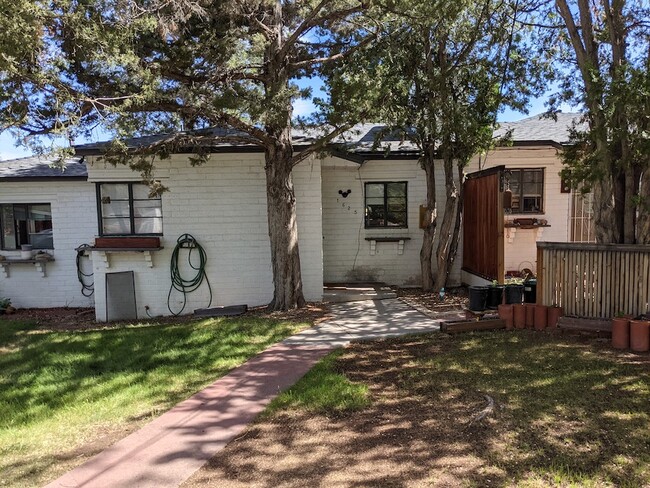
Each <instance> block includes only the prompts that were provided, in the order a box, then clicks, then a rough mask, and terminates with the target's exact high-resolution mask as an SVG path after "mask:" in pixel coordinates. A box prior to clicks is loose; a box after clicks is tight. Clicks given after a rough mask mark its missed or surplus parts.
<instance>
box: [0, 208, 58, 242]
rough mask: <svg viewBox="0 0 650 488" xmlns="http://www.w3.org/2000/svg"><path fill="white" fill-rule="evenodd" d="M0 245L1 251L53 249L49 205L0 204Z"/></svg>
mask: <svg viewBox="0 0 650 488" xmlns="http://www.w3.org/2000/svg"><path fill="white" fill-rule="evenodd" d="M0 229H2V233H1V234H0V244H1V247H2V249H3V250H14V249H20V246H22V245H23V244H31V245H32V247H33V248H34V249H54V239H53V235H52V208H51V206H50V204H49V203H2V204H0Z"/></svg>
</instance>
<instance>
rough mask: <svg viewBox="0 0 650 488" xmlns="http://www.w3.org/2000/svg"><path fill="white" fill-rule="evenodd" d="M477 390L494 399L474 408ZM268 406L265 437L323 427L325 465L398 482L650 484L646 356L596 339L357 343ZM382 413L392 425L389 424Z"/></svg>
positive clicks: (507, 336)
mask: <svg viewBox="0 0 650 488" xmlns="http://www.w3.org/2000/svg"><path fill="white" fill-rule="evenodd" d="M485 395H489V397H490V398H492V399H493V401H494V409H493V410H492V411H490V413H489V414H488V415H487V416H486V417H485V418H484V419H482V420H480V421H477V422H474V421H475V419H476V416H477V414H478V413H479V412H481V411H482V410H483V409H484V408H485V407H486V405H488V402H487V400H486V398H485ZM337 397H338V398H339V401H338V402H337V401H327V399H328V398H329V399H331V398H337ZM323 399H326V400H325V401H323ZM266 418H267V419H268V420H266V423H265V424H260V426H259V427H258V429H259V430H260V431H264V432H265V434H264V435H265V436H266V437H267V438H269V439H273V438H277V439H280V440H281V442H283V443H285V444H286V445H291V443H292V442H303V443H305V442H307V441H306V440H305V439H309V438H313V439H318V442H319V443H320V444H319V445H320V446H321V449H323V450H325V449H328V448H327V447H326V446H324V444H327V443H329V444H331V446H332V447H331V449H330V451H327V452H328V453H327V454H326V457H329V458H330V459H331V463H332V465H336V462H337V456H341V457H345V458H346V459H348V461H346V466H347V467H346V473H347V472H348V471H349V472H350V473H354V470H355V467H356V468H358V472H359V473H372V474H373V475H379V474H382V475H384V474H385V475H386V476H390V475H392V476H394V477H395V480H399V481H400V483H401V482H403V481H405V479H408V480H409V481H410V482H414V483H415V484H416V485H418V483H421V484H423V485H433V486H436V485H437V484H438V483H442V484H443V485H445V486H447V484H449V483H451V484H452V485H454V484H459V485H461V486H476V487H478V486H520V487H540V488H541V487H545V486H593V487H601V486H612V487H613V486H629V487H641V486H650V357H649V356H648V355H647V354H642V355H637V354H631V353H626V352H622V353H621V352H616V351H614V350H612V349H611V348H609V346H608V345H607V343H606V342H603V341H600V342H599V341H595V340H585V339H582V338H571V337H564V338H563V337H556V336H551V335H548V334H543V333H535V332H529V331H517V332H505V331H503V332H494V333H473V334H472V333H470V334H458V335H456V336H448V335H445V334H431V335H425V336H417V337H407V338H403V339H393V340H387V341H378V342H374V343H365V344H353V345H352V346H350V347H349V348H347V349H346V350H344V351H343V352H337V353H335V354H334V355H331V356H329V357H327V358H325V359H324V360H323V361H322V362H321V363H320V364H319V365H317V366H316V368H315V369H314V370H312V372H311V373H309V374H307V375H306V376H305V377H304V378H303V379H302V380H301V381H300V382H298V383H297V384H296V385H294V387H293V388H291V389H289V390H288V391H287V392H285V393H284V394H282V395H281V396H279V397H278V398H277V399H276V400H275V401H274V402H273V403H272V404H271V406H270V409H269V411H268V413H267V417H266ZM319 419H320V420H319ZM328 419H334V420H328ZM292 421H295V423H296V425H295V426H293V427H292V426H290V423H291V422H292ZM332 424H333V425H334V427H332ZM383 425H390V426H394V427H393V430H391V431H390V432H391V433H390V435H387V434H386V431H385V430H383V429H385V428H384V427H383ZM302 426H304V427H302ZM322 426H325V427H326V428H327V429H329V430H328V431H327V432H324V431H322V430H319V429H322V428H323V427H322ZM292 429H294V430H295V434H293V430H292ZM286 432H291V433H292V436H293V437H291V438H288V434H286ZM359 432H363V434H359ZM251 437H253V434H251ZM294 439H295V440H294ZM342 439H345V443H344V445H345V450H343V451H342V448H341V446H342ZM298 440H299V441H298ZM269 442H270V441H269ZM252 443H253V441H250V443H249V444H250V445H248V444H245V443H242V444H241V445H240V446H239V450H240V451H242V452H246V453H247V455H246V462H247V463H248V465H249V466H251V468H250V469H253V468H255V466H256V465H258V466H261V467H263V466H265V463H267V462H268V461H267V460H265V458H264V456H265V455H264V453H263V452H260V454H259V455H258V456H257V457H256V456H254V455H253V454H252V453H253V446H252ZM267 449H269V448H268V447H267ZM387 450H390V451H391V452H392V453H393V454H391V455H390V456H387V457H382V456H383V454H384V453H385V452H386V451H387ZM357 452H365V453H366V454H367V456H366V460H365V461H358V460H357V458H355V454H354V453H357ZM237 455H238V453H237V452H235V451H234V450H233V454H232V455H231V457H228V455H227V453H225V454H224V455H223V456H222V458H221V460H220V463H221V465H225V466H226V467H227V468H228V469H229V470H226V469H224V470H223V471H222V472H224V473H229V472H234V470H233V469H232V467H231V466H230V465H229V463H231V462H232V464H234V465H236V463H237V462H238V461H237ZM289 455H290V454H289V453H287V456H289ZM346 456H347V457H346ZM368 458H370V459H371V461H369V460H368ZM233 459H234V461H233ZM375 459H379V460H381V462H379V461H377V464H376V465H374V464H372V463H373V462H374V461H373V460H375ZM274 462H275V463H276V464H275V465H273V469H274V473H278V472H281V471H282V466H278V463H281V461H278V460H274ZM363 462H365V463H366V464H361V463H363ZM357 463H359V465H360V466H356V464H357ZM382 463H383V464H382ZM390 463H394V466H392V465H391V464H390ZM268 464H271V463H270V462H268ZM304 464H305V465H304V471H305V472H306V473H309V472H310V469H312V468H313V467H312V466H310V465H309V464H308V462H306V461H305V463H304ZM214 465H215V466H217V464H216V463H215V464H214ZM260 469H261V468H260ZM319 469H320V468H319ZM400 469H401V470H403V471H401V472H400V471H399V470H400ZM215 470H216V468H215ZM268 471H269V472H270V471H271V470H270V469H269V470H268ZM217 472H219V471H217ZM327 474H328V473H327V472H326V471H324V470H322V469H321V471H319V476H323V477H324V478H323V479H327V478H325V476H327ZM337 476H339V477H340V476H343V475H342V474H340V473H339V474H337ZM350 476H352V477H354V476H355V475H354V474H351V475H350ZM335 479H337V480H338V479H339V478H335ZM273 481H277V480H269V482H270V483H271V484H272V483H273ZM302 481H304V482H305V483H309V481H310V480H309V479H308V478H305V479H304V480H302ZM349 481H350V482H352V481H354V480H352V479H350V480H349ZM357 481H359V483H361V484H363V480H357ZM445 483H447V484H445ZM418 486H419V485H418Z"/></svg>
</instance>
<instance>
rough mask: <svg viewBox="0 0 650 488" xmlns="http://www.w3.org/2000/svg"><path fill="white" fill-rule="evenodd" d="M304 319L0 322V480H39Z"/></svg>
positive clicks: (21, 483) (291, 330)
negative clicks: (80, 327)
mask: <svg viewBox="0 0 650 488" xmlns="http://www.w3.org/2000/svg"><path fill="white" fill-rule="evenodd" d="M307 326H309V324H306V323H296V322H289V321H281V320H270V319H262V318H250V317H243V318H235V319H208V320H203V321H198V322H189V323H184V324H182V325H133V326H124V327H120V328H114V329H101V330H93V331H75V332H69V331H64V332H45V331H41V330H38V329H37V328H36V327H35V326H34V324H31V323H26V322H19V321H3V322H1V323H0V485H1V486H35V485H38V484H42V483H43V482H44V481H47V480H49V479H53V478H55V477H56V475H58V474H61V473H63V472H65V470H67V469H69V468H70V467H71V466H72V465H76V464H80V463H81V462H82V461H83V460H84V459H85V458H86V457H88V456H89V455H91V454H94V452H96V451H98V450H101V448H103V447H105V444H106V443H107V442H111V441H114V440H117V439H118V438H119V437H121V436H123V435H124V434H125V433H127V432H128V431H130V430H133V429H134V428H136V427H138V426H139V425H141V424H143V423H145V422H146V421H147V420H150V419H151V418H153V417H155V416H157V415H159V414H161V413H162V412H164V411H165V410H167V409H168V408H170V407H171V406H172V405H174V404H175V403H177V402H178V401H181V400H183V399H185V398H187V397H189V396H190V395H191V394H192V393H194V392H196V391H198V390H200V389H201V388H203V387H204V386H206V385H208V384H210V383H212V382H213V381H214V380H215V379H217V378H219V377H220V376H223V375H224V374H226V373H227V372H228V371H229V370H231V369H232V368H234V367H236V366H238V365H239V364H241V363H243V362H245V361H246V360H247V359H248V358H250V357H251V356H253V355H255V354H256V353H258V352H260V351H262V350H263V349H265V348H266V347H267V346H269V345H271V344H274V343H276V342H278V341H280V340H281V339H283V338H284V337H287V336H289V335H291V334H293V333H295V332H296V331H298V330H300V329H303V328H305V327H307Z"/></svg>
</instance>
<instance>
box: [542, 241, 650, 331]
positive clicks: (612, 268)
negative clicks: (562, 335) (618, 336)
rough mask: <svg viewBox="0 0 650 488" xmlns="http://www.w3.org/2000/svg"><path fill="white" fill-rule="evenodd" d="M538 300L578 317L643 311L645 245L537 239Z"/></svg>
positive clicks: (648, 296) (647, 294) (649, 287)
mask: <svg viewBox="0 0 650 488" xmlns="http://www.w3.org/2000/svg"><path fill="white" fill-rule="evenodd" d="M537 303H540V304H543V305H560V306H561V307H563V308H564V313H565V314H566V315H576V316H578V317H601V318H609V317H615V316H616V315H617V314H619V313H624V314H632V315H635V316H636V315H639V314H642V313H647V312H648V311H649V310H650V308H649V307H650V246H639V245H623V244H586V243H567V242H538V243H537Z"/></svg>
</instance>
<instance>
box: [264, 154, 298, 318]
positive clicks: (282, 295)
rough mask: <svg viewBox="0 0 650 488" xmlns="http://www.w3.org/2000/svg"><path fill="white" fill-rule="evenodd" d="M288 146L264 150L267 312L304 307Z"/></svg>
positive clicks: (294, 198) (294, 199) (294, 197)
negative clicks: (270, 284) (270, 290)
mask: <svg viewBox="0 0 650 488" xmlns="http://www.w3.org/2000/svg"><path fill="white" fill-rule="evenodd" d="M292 152H293V150H292V148H291V144H290V143H288V144H287V143H285V144H278V145H277V146H276V147H272V148H267V150H266V154H265V156H266V201H267V206H268V223H269V239H270V242H271V263H272V267H273V300H272V301H271V303H269V306H268V308H269V310H289V309H293V308H299V307H303V306H304V305H305V298H304V296H303V292H302V278H301V275H300V253H299V250H298V225H297V221H296V196H295V192H294V189H293V179H292V177H291V169H292V168H291V164H290V158H291V156H292Z"/></svg>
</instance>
